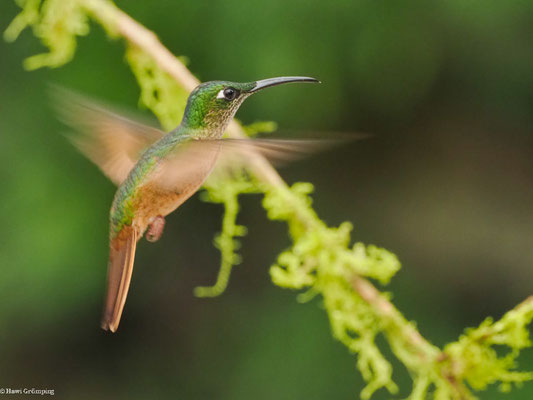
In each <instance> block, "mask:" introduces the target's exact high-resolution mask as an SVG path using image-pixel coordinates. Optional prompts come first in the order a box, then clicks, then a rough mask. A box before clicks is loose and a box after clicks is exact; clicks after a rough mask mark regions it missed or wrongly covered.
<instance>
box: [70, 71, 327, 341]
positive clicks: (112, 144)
mask: <svg viewBox="0 0 533 400" xmlns="http://www.w3.org/2000/svg"><path fill="white" fill-rule="evenodd" d="M294 82H309V83H319V81H318V80H317V79H314V78H310V77H302V76H288V77H279V78H271V79H263V80H259V81H256V82H247V83H237V82H227V81H211V82H206V83H202V84H201V85H199V86H198V87H196V89H194V90H193V91H192V92H191V94H190V96H189V98H188V100H187V105H186V108H185V112H184V115H183V119H182V121H181V123H180V125H179V126H178V127H177V128H175V129H174V130H172V131H171V132H169V133H167V134H165V133H164V132H162V131H160V130H158V129H156V128H152V127H149V126H145V125H142V124H139V123H137V122H134V121H132V120H129V119H127V118H125V117H122V116H119V115H116V114H113V113H110V112H108V111H106V110H105V109H103V108H100V107H97V106H95V105H92V104H90V103H87V102H84V101H83V100H80V98H78V99H76V98H75V96H70V97H69V96H66V98H68V101H67V100H65V96H61V97H62V101H61V102H62V105H61V107H60V112H61V113H62V114H63V116H64V117H65V118H64V119H65V122H66V123H67V124H69V125H71V126H73V127H75V128H78V129H80V128H81V129H80V133H82V132H83V133H84V134H81V135H78V136H75V137H72V141H73V143H74V144H75V145H76V147H78V149H79V150H80V151H81V152H82V153H83V154H85V155H86V156H87V157H88V158H89V159H90V160H92V161H93V162H94V163H95V164H96V165H98V166H99V167H100V169H101V170H102V171H103V173H104V174H105V175H107V176H108V177H109V178H110V179H111V181H113V182H114V183H115V184H117V185H118V190H117V192H116V194H115V197H114V200H113V204H112V206H111V211H110V233H109V240H110V246H109V247H110V249H109V262H108V278H107V294H106V296H105V306H104V312H103V317H102V321H101V326H102V328H103V329H104V330H110V331H111V332H115V331H116V330H117V328H118V325H119V322H120V318H121V315H122V311H123V309H124V304H125V302H126V296H127V294H128V289H129V286H130V280H131V274H132V270H133V261H134V257H135V248H136V244H137V241H138V240H139V239H140V238H142V236H143V235H145V236H146V239H147V240H148V241H152V242H154V241H157V240H158V239H159V238H160V237H161V235H162V233H163V228H164V225H165V216H167V215H168V214H170V213H171V212H172V211H174V210H176V209H177V208H178V207H179V206H180V205H181V204H183V203H184V202H185V201H186V200H187V199H188V198H189V197H191V196H192V195H193V194H194V193H195V192H196V191H197V190H198V189H199V188H200V186H201V185H202V184H203V183H204V181H205V180H206V178H207V177H208V176H209V174H210V173H211V171H212V170H213V167H214V166H215V163H216V161H217V158H219V156H220V155H222V154H224V153H227V154H230V155H231V156H232V157H233V155H235V154H237V153H238V152H239V151H245V152H246V151H250V150H251V149H253V150H254V151H255V150H258V151H259V152H261V153H263V154H267V155H268V154H269V153H271V154H272V153H273V154H274V155H276V154H278V153H284V152H289V153H290V152H291V151H296V152H298V151H299V150H301V149H300V147H301V146H300V144H299V143H300V142H302V141H295V140H275V139H223V138H222V136H223V134H224V131H225V129H226V127H227V126H228V124H229V122H230V121H231V119H232V118H233V116H234V115H235V113H236V112H237V110H238V108H239V106H240V105H241V104H242V103H243V101H244V100H245V99H246V98H248V97H249V96H251V95H252V94H254V93H256V92H258V91H260V90H262V89H265V88H269V87H272V86H276V85H281V84H286V83H294Z"/></svg>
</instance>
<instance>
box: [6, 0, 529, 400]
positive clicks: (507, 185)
mask: <svg viewBox="0 0 533 400" xmlns="http://www.w3.org/2000/svg"><path fill="white" fill-rule="evenodd" d="M117 4H118V5H119V6H120V7H121V8H123V9H124V10H125V11H126V12H128V13H130V14H131V15H132V16H133V17H134V18H136V19H138V20H140V21H141V22H142V23H143V24H145V25H147V26H148V27H149V28H151V29H154V30H155V31H156V32H157V33H158V35H159V36H160V38H161V39H162V41H163V42H164V43H165V44H166V45H167V46H168V47H169V48H170V49H171V50H172V51H173V52H175V53H176V54H178V55H185V56H187V57H188V58H189V60H190V63H189V67H190V68H191V70H192V71H193V72H194V73H196V74H197V76H198V77H199V78H200V79H201V80H212V79H229V80H238V81H248V80H255V79H259V78H265V77H271V76H278V75H310V76H316V77H318V78H319V79H321V80H322V81H323V82H324V83H323V84H322V85H320V86H306V85H302V86H297V85H294V86H291V87H279V88H276V89H273V90H270V91H265V92H263V93H262V94H261V95H259V96H256V97H254V98H252V99H250V100H248V101H247V102H246V103H245V104H244V106H243V107H242V109H241V111H239V114H238V117H239V118H240V119H241V120H242V121H244V122H253V121H255V120H275V121H277V122H278V123H279V125H280V128H281V129H282V130H286V131H290V130H299V131H301V130H304V131H305V130H312V131H316V130H322V131H325V132H330V131H363V132H371V133H374V134H375V137H374V138H373V139H371V140H366V141H363V142H357V143H353V144H350V145H349V146H345V147H343V148H340V149H335V150H333V151H330V152H327V153H323V154H319V155H317V156H314V157H312V158H310V159H307V160H304V161H301V162H299V163H297V164H294V165H291V166H289V167H287V168H285V169H283V170H282V175H283V177H284V178H286V180H287V181H288V182H296V181H311V182H313V183H314V184H315V186H316V193H315V195H314V200H315V202H314V204H315V207H316V210H317V211H318V213H319V215H320V216H321V217H323V218H324V219H325V221H327V223H329V224H330V225H337V224H339V223H340V222H342V221H344V220H349V221H352V222H353V223H354V226H355V231H354V235H353V236H354V239H355V240H357V241H363V242H365V243H374V244H377V245H380V246H383V247H386V248H387V249H390V250H392V251H394V252H395V253H396V254H397V255H398V256H399V258H400V260H401V262H402V264H403V268H402V270H401V271H400V272H399V273H398V275H397V276H396V277H395V278H394V280H393V282H392V284H391V285H390V286H389V287H387V288H386V290H389V291H391V292H392V293H393V294H394V296H393V300H394V302H395V304H396V305H397V306H398V307H399V308H400V310H402V311H403V312H404V314H405V315H406V317H407V318H409V319H411V320H415V321H417V323H418V326H419V328H420V330H421V332H422V334H423V335H425V336H426V337H427V338H428V339H429V340H431V341H432V342H433V343H435V344H437V345H443V344H445V343H447V342H449V341H453V340H455V339H456V338H457V337H458V335H459V334H460V333H461V332H462V330H463V329H464V328H465V327H467V326H475V325H477V324H479V323H480V322H481V321H482V320H483V319H484V318H485V317H486V316H494V317H496V318H497V317H499V316H501V315H502V313H504V312H505V311H506V310H508V309H510V308H512V307H513V306H514V305H515V304H517V303H518V302H520V301H521V300H523V299H524V298H525V297H526V296H528V295H530V294H531V293H532V292H533V283H532V282H533V268H532V267H533V130H532V126H533V112H532V109H533V46H532V37H533V2H532V1H526V0H509V1H498V0H484V1H481V0H473V1H466V2H465V1H464V0H440V1H436V2H427V1H423V0H401V1H398V0H387V1H376V0H329V1H290V2H288V1H286V0H269V1H268V2H264V1H258V0H249V1H246V2H243V1H239V0H223V1H222V0H217V1H211V2H201V1H196V0H184V1H180V2H177V1H172V0H158V1H151V2H147V1H145V2H141V1H134V0H117ZM17 12H18V8H17V7H16V6H15V4H14V2H12V1H2V2H1V3H0V29H2V30H3V29H5V27H6V26H7V24H8V23H9V21H10V20H11V19H12V18H13V17H14V16H15V15H16V13H17ZM42 50H43V48H42V47H41V45H40V44H39V43H38V41H37V40H36V39H35V38H34V37H33V36H32V34H31V33H30V32H29V31H26V32H24V34H23V35H22V36H21V38H20V39H19V40H18V41H17V42H15V43H14V44H7V43H5V42H3V41H0V93H1V98H0V160H1V162H2V167H1V168H0V182H1V186H0V195H1V196H0V197H1V200H0V223H1V227H2V228H1V231H0V293H1V298H0V300H1V301H0V386H2V387H12V388H17V387H36V388H49V389H55V391H56V396H57V397H58V398H62V399H63V398H65V399H94V398H99V399H126V398H127V399H146V398H160V399H164V398H167V399H170V398H172V399H194V400H195V399H232V400H238V399H250V398H253V399H256V400H260V399H265V400H266V399H272V398H277V399H308V400H311V399H317V400H318V399H325V398H327V399H355V398H358V394H359V391H360V390H361V388H362V386H363V382H362V379H361V377H360V375H359V373H358V372H357V371H356V369H355V359H354V357H353V356H352V355H350V354H349V353H348V352H347V351H346V350H345V349H344V348H343V346H342V345H341V344H339V343H337V342H335V341H334V340H333V339H332V337H331V334H330V331H329V326H328V321H327V318H326V315H325V313H324V312H323V310H322V309H321V304H320V301H319V300H315V301H313V302H311V303H307V304H303V305H302V304H298V303H297V302H296V296H295V293H293V292H291V291H287V290H283V289H280V288H277V287H274V286H273V285H272V284H271V282H270V279H269V275H268V267H269V265H270V264H271V263H272V262H273V261H274V260H275V257H276V255H277V254H278V253H279V252H280V251H281V250H283V249H284V248H286V247H287V246H288V245H289V243H290V242H289V239H288V237H287V234H286V231H285V226H283V225H282V224H279V223H275V222H271V221H268V220H267V219H266V217H265V213H264V212H263V210H262V208H261V205H260V197H258V196H249V197H245V198H243V201H242V213H241V215H240V217H239V222H240V223H242V224H244V225H247V226H248V228H249V234H248V236H247V237H245V238H244V240H243V247H242V254H243V257H244V259H243V262H242V264H241V265H240V266H238V267H237V268H236V269H235V271H234V273H233V275H232V278H231V282H230V286H229V288H228V290H227V291H226V293H224V295H223V296H221V297H219V298H216V299H197V298H195V297H194V296H193V294H192V291H193V288H194V287H195V286H197V285H204V284H210V283H212V282H214V279H215V276H216V273H217V270H218V263H219V255H218V253H217V251H216V249H215V248H214V247H213V246H212V238H213V236H214V234H215V233H216V232H217V231H218V230H219V229H220V224H221V215H222V210H221V207H220V206H218V205H213V204H207V203H204V202H202V201H200V199H199V196H195V197H194V198H192V199H191V200H190V201H188V202H187V203H186V204H185V205H184V206H182V207H181V208H180V209H179V211H178V212H176V213H175V214H173V215H171V216H170V217H169V218H168V219H167V221H168V223H167V227H166V232H165V235H164V236H163V238H162V239H161V240H160V241H159V242H158V243H155V244H149V243H147V242H144V241H143V242H141V243H140V246H139V247H138V251H137V259H136V268H135V273H134V277H133V282H132V287H131V291H130V295H129V298H128V303H127V306H126V309H125V314H124V317H123V320H122V323H121V326H120V329H119V331H118V333H117V334H114V335H111V334H106V333H105V332H103V331H101V330H100V328H99V318H100V311H101V305H102V304H101V302H102V297H103V292H104V283H105V274H106V263H107V256H108V254H107V251H108V250H107V246H108V244H107V235H108V233H107V228H108V223H107V218H108V209H109V206H110V203H111V200H112V197H113V194H114V190H115V188H114V187H113V185H112V184H111V183H110V182H108V181H107V180H106V178H105V177H104V176H103V175H101V173H100V172H99V171H98V170H97V168H95V167H94V166H93V165H92V164H91V163H90V162H89V161H87V160H85V159H84V158H83V157H82V156H81V155H80V154H78V153H76V151H74V149H73V148H72V147H71V145H70V144H69V143H68V142H67V141H66V140H65V139H64V137H63V136H62V135H60V133H61V132H62V131H63V130H64V129H65V128H64V127H63V126H61V124H60V123H59V122H58V121H57V120H56V119H55V117H54V114H53V111H52V110H51V107H50V104H49V103H50V101H49V99H48V97H47V85H48V84H49V83H51V82H52V83H58V84H61V85H64V86H67V87H69V88H73V89H75V90H78V91H81V92H86V93H88V94H90V95H92V96H96V97H100V98H103V99H106V100H107V101H111V102H115V103H119V104H122V105H125V106H129V107H132V108H133V107H136V106H137V99H138V94H139V91H138V88H137V85H136V83H135V80H134V77H133V76H132V74H131V73H130V72H129V70H128V67H127V65H126V64H125V62H124V60H123V45H122V43H120V42H111V41H109V40H108V39H107V38H106V37H105V34H104V33H103V31H102V30H101V29H100V28H99V27H96V26H93V31H92V33H91V34H90V35H89V36H88V37H84V38H82V39H81V40H80V41H79V46H78V50H77V54H76V57H75V59H74V61H73V62H71V63H70V64H68V65H66V66H64V67H62V68H60V69H57V70H50V69H43V70H38V71H35V72H26V71H24V70H23V68H22V61H23V59H24V58H25V57H26V56H29V55H32V54H35V53H36V52H39V51H42ZM384 349H385V352H386V353H387V354H388V350H387V348H386V346H385V347H384ZM520 366H521V367H522V368H523V369H528V370H533V351H525V352H524V354H523V355H522V357H521V358H520ZM394 377H395V379H396V380H397V382H399V383H400V386H401V392H400V394H399V395H398V396H396V397H395V398H403V397H405V396H406V395H407V394H408V393H409V392H410V379H409V377H408V374H407V372H406V370H405V369H404V368H403V367H402V366H400V365H398V364H397V363H395V372H394ZM532 396H533V384H525V385H524V387H523V388H522V389H519V390H513V391H512V392H511V393H510V394H508V395H504V394H501V393H499V392H498V391H497V390H496V389H491V390H489V391H488V392H484V393H482V394H481V398H483V399H503V398H507V399H531V397H532ZM389 398H391V396H390V395H388V393H386V392H384V391H381V392H379V393H377V394H376V396H375V399H389Z"/></svg>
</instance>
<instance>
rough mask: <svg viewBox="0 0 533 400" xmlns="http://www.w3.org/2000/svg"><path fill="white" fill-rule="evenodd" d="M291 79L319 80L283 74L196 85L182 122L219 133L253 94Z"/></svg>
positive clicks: (291, 80)
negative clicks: (273, 76)
mask: <svg viewBox="0 0 533 400" xmlns="http://www.w3.org/2000/svg"><path fill="white" fill-rule="evenodd" d="M294 82H310V83H320V81H318V80H317V79H315V78H309V77H306V76H285V77H279V78H270V79H263V80H260V81H255V82H245V83H239V82H228V81H211V82H205V83H202V84H201V85H199V86H197V87H196V89H194V90H193V91H192V92H191V94H190V95H189V99H188V100H187V106H186V108H185V113H184V115H183V121H182V125H184V126H186V127H188V128H191V129H195V130H201V131H206V132H208V133H209V135H210V136H211V135H222V133H223V132H224V130H225V129H226V127H227V125H228V124H229V122H230V121H231V119H232V118H233V116H234V115H235V113H236V112H237V110H238V109H239V107H240V105H241V104H242V103H243V101H244V100H245V99H246V98H247V97H249V96H251V95H252V94H254V93H256V92H258V91H260V90H262V89H265V88H268V87H271V86H276V85H282V84H285V83H294Z"/></svg>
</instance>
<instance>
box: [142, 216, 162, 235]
mask: <svg viewBox="0 0 533 400" xmlns="http://www.w3.org/2000/svg"><path fill="white" fill-rule="evenodd" d="M164 228H165V218H164V217H162V216H161V215H158V216H157V217H155V218H154V219H153V221H152V222H151V223H150V225H148V230H147V231H146V240H148V241H149V242H157V241H158V240H159V239H160V238H161V235H162V234H163V229H164Z"/></svg>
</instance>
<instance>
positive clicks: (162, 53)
mask: <svg viewBox="0 0 533 400" xmlns="http://www.w3.org/2000/svg"><path fill="white" fill-rule="evenodd" d="M17 3H18V4H19V5H20V6H21V7H22V11H21V13H20V14H19V15H18V16H17V17H16V18H15V19H14V20H13V22H12V23H11V25H10V26H9V27H8V28H7V29H6V31H5V32H4V37H5V39H6V40H9V41H13V40H15V39H16V37H17V36H18V35H19V33H20V32H21V31H22V30H23V29H24V28H25V27H27V26H30V27H32V28H33V31H34V34H35V35H36V36H37V37H38V38H39V39H40V40H41V41H42V42H43V44H44V45H45V46H47V47H48V49H49V52H47V53H44V54H39V55H36V56H33V57H30V58H28V59H27V60H26V62H25V66H26V68H28V69H35V68H39V67H43V66H49V67H57V66H60V65H62V64H64V63H66V62H68V61H69V60H70V59H71V58H72V57H73V55H74V52H75V47H76V37H77V36H80V35H85V34H87V33H88V32H89V25H88V20H89V18H92V19H93V20H94V21H96V22H97V23H99V24H100V25H102V26H103V27H104V29H105V30H106V31H107V32H108V34H109V35H110V36H111V37H114V38H117V37H120V38H122V39H124V40H125V41H126V43H127V51H126V59H127V61H128V63H129V65H130V66H131V69H132V71H133V73H134V74H135V76H136V78H137V81H138V82H139V86H140V88H141V102H142V104H144V105H145V106H146V107H148V108H150V109H151V110H152V111H153V112H154V113H155V115H156V116H157V117H158V118H159V120H160V122H161V124H162V125H163V126H164V127H165V128H167V129H169V128H172V127H174V126H175V125H176V124H177V123H179V119H180V117H181V115H182V113H183V106H184V104H185V100H186V97H187V94H188V92H190V91H191V90H192V89H193V88H194V87H195V86H196V85H197V84H198V83H199V82H198V80H197V79H196V78H195V77H194V75H193V74H192V73H191V72H190V71H189V70H188V69H187V67H186V66H185V64H184V63H183V62H182V61H181V60H180V59H179V58H177V57H175V56H174V55H173V54H172V53H170V52H169V51H168V50H167V49H166V48H165V47H164V46H163V45H162V44H161V42H160V41H159V40H158V38H157V36H156V35H155V34H154V33H153V32H151V31H150V30H148V29H146V28H145V27H144V26H142V25H141V24H139V23H138V22H136V21H135V20H133V19H132V18H131V17H130V16H128V15H127V14H125V13H124V12H122V11H121V10H120V9H119V8H117V7H116V6H115V5H114V4H113V3H112V2H111V1H110V0H17ZM228 134H229V135H230V136H233V137H243V136H245V135H246V133H245V130H244V129H243V127H242V126H241V125H240V124H238V123H237V122H235V121H234V122H232V123H231V125H230V127H229V128H228ZM247 171H248V173H244V172H243V171H237V172H236V173H233V174H229V175H226V176H223V177H221V176H218V177H214V178H212V179H210V180H209V181H208V182H207V184H206V185H205V188H206V190H207V191H206V195H205V198H206V199H207V200H208V201H212V202H218V203H222V204H224V206H225V210H226V213H225V216H224V220H223V227H222V233H221V234H220V235H219V236H217V238H216V240H215V244H216V245H217V247H218V248H219V249H220V250H221V253H222V265H221V270H220V273H219V277H218V280H217V283H216V284H215V285H214V286H213V287H211V288H198V289H197V294H199V295H204V296H212V295H218V294H220V293H221V292H222V291H223V290H224V288H225V287H226V285H227V282H228V278H229V273H230V271H231V267H232V266H233V265H235V264H237V263H238V261H239V258H238V256H237V255H236V253H235V251H236V250H237V248H238V243H237V241H236V240H235V237H236V236H241V235H243V234H245V229H244V227H241V226H239V225H237V224H236V218H237V213H238V204H239V203H238V196H239V195H240V194H243V193H250V192H254V193H263V194H264V200H263V206H264V208H265V210H266V211H267V213H268V216H269V218H270V219H272V220H280V221H284V222H286V223H287V225H288V228H289V233H290V235H291V238H292V241H293V244H292V246H291V247H290V248H289V249H288V250H286V251H284V252H282V253H281V254H280V255H279V257H278V259H277V263H276V264H275V265H273V266H272V267H271V269H270V274H271V277H272V280H273V282H274V284H276V285H278V286H281V287H286V288H291V289H296V290H305V291H304V292H303V293H301V294H300V295H299V297H298V299H299V300H300V301H306V300H309V299H310V298H313V297H315V296H316V295H321V296H322V299H323V302H324V307H325V310H326V312H327V314H328V317H329V320H330V324H331V328H332V333H333V336H334V337H335V338H336V339H337V340H339V341H340V342H342V343H343V344H344V345H345V346H346V347H347V348H348V349H349V350H350V351H351V352H353V353H356V354H357V356H358V359H357V367H358V368H359V370H360V371H361V373H362V375H363V378H364V379H365V381H366V382H367V386H366V387H365V388H364V389H363V391H362V392H361V397H362V398H363V399H369V398H370V397H371V396H372V394H373V393H374V392H375V391H376V390H378V389H380V388H386V389H387V390H388V391H389V392H390V393H396V392H397V391H398V388H397V386H396V385H395V383H394V382H393V379H392V367H391V364H390V363H389V361H388V360H387V359H386V358H385V357H384V356H383V354H382V353H381V351H380V349H379V348H378V346H377V345H376V343H375V338H376V336H377V335H380V334H381V335H383V336H384V337H385V338H386V340H387V342H388V343H389V345H390V348H391V350H392V352H393V353H394V354H395V356H396V357H397V358H398V359H399V360H400V361H401V362H402V363H403V364H404V365H405V366H406V367H407V369H408V370H409V372H410V374H411V376H412V378H413V388H412V391H411V394H410V396H409V398H410V399H412V400H423V399H426V398H428V397H429V396H431V397H432V398H433V399H435V400H447V399H474V398H475V397H474V395H473V394H472V390H483V389H485V388H486V387H487V385H489V384H492V383H499V384H500V388H501V389H502V390H504V391H506V390H509V389H510V388H511V384H520V383H521V382H524V381H527V380H531V379H533V374H532V373H529V372H519V371H516V370H515V366H516V357H517V356H518V354H519V351H520V350H522V349H523V348H525V347H529V346H531V342H530V339H529V332H528V329H527V326H528V324H529V323H530V322H531V319H532V318H533V297H530V298H528V299H527V300H525V301H524V302H523V303H521V304H520V305H518V306H517V307H516V308H515V309H513V310H511V311H509V312H508V313H507V314H505V315H504V316H503V317H502V318H501V319H500V320H499V321H496V322H494V321H493V320H492V319H487V320H486V321H485V322H483V323H482V324H481V325H480V326H479V327H478V328H475V329H467V330H466V331H465V333H464V334H463V335H462V336H461V337H460V338H459V340H458V341H457V342H453V343H450V344H448V345H446V346H445V347H444V348H443V349H440V348H438V347H436V346H434V345H433V344H431V343H430V342H429V341H427V340H426V339H425V338H424V337H422V336H421V334H420V333H419V331H418V330H417V328H416V327H415V325H414V324H413V323H412V322H409V321H408V320H407V319H405V317H404V316H403V315H402V314H401V313H400V312H399V311H398V309H397V308H396V307H395V306H394V305H393V304H392V302H391V301H390V300H389V296H388V295H387V294H386V293H383V292H380V291H379V290H378V289H377V288H376V287H375V286H374V285H373V284H372V283H371V282H370V281H369V279H374V280H376V281H378V282H379V283H380V284H387V283H388V282H389V280H390V279H391V278H392V277H393V275H394V274H395V273H396V272H397V271H398V270H399V268H400V264H399V262H398V260H397V258H396V256H395V255H394V254H392V253H390V252H389V251H387V250H385V249H382V248H379V247H376V246H365V245H364V244H362V243H356V244H355V245H351V238H350V231H351V228H352V227H351V224H350V223H347V222H345V223H343V224H341V225H340V226H339V227H328V226H327V225H326V224H325V223H324V222H322V221H321V220H320V218H319V217H318V216H317V214H316V213H315V211H314V210H313V208H312V201H311V198H310V193H311V192H312V189H313V187H312V185H311V184H309V183H297V184H295V185H293V186H292V187H289V186H287V184H285V182H284V181H283V180H282V179H281V177H280V176H279V175H278V174H277V172H276V170H275V169H274V168H273V167H272V166H271V165H270V164H269V163H268V161H267V160H266V159H264V158H263V157H262V156H260V155H259V154H255V155H253V156H252V157H250V158H249V160H248V164H247ZM494 346H506V347H507V348H509V352H508V353H507V354H506V355H504V356H501V355H499V353H498V352H496V350H495V348H494Z"/></svg>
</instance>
